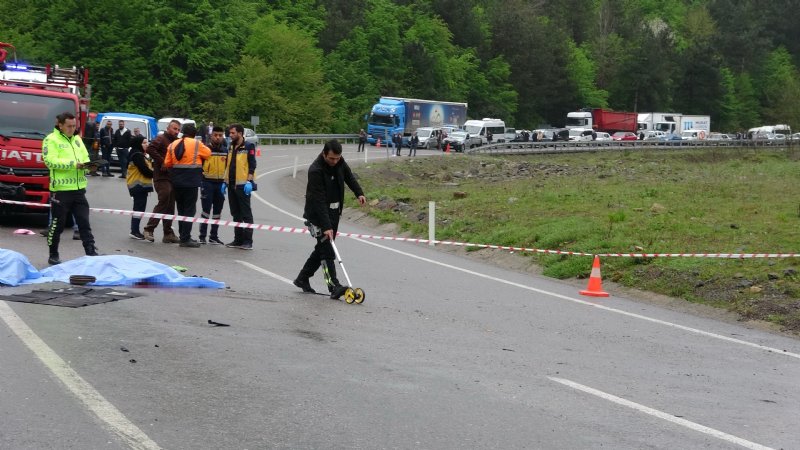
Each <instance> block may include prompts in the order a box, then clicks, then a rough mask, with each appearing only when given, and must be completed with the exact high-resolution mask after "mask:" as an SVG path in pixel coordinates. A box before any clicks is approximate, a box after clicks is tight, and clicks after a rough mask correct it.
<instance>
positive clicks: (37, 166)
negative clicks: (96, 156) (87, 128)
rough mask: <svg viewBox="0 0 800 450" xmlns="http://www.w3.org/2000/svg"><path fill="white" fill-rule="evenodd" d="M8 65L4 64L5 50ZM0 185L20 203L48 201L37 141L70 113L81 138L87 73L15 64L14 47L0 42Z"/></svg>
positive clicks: (87, 93) (47, 174) (5, 208)
mask: <svg viewBox="0 0 800 450" xmlns="http://www.w3.org/2000/svg"><path fill="white" fill-rule="evenodd" d="M5 49H11V51H12V52H13V53H12V54H13V61H7V58H8V50H5ZM0 50H3V52H0V184H2V185H3V186H4V187H6V188H12V189H13V188H14V187H18V188H21V189H19V192H24V195H20V197H22V198H23V199H24V200H25V201H27V202H32V203H39V204H42V205H46V204H48V203H49V201H50V172H49V170H48V169H47V167H46V166H45V164H44V161H43V159H42V141H43V140H44V138H45V137H46V136H47V135H48V134H50V133H51V132H52V131H53V128H54V126H55V122H56V116H57V115H59V114H61V113H63V112H71V113H73V114H74V115H75V117H76V119H77V123H78V127H77V130H78V131H79V132H80V133H81V135H82V134H83V130H84V125H85V124H86V120H87V119H88V111H89V97H90V90H91V89H90V86H89V69H86V68H83V67H72V68H61V67H59V66H57V65H50V64H48V65H45V66H34V65H29V64H24V63H20V62H18V61H17V59H16V52H15V49H14V46H13V45H11V44H6V43H2V42H0ZM45 211H46V209H44V208H43V207H26V208H20V207H13V206H9V205H0V212H6V213H8V212H45Z"/></svg>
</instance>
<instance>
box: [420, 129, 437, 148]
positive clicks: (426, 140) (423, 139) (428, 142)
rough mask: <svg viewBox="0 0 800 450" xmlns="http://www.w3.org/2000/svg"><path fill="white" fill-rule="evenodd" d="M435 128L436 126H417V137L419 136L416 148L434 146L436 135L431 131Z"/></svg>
mask: <svg viewBox="0 0 800 450" xmlns="http://www.w3.org/2000/svg"><path fill="white" fill-rule="evenodd" d="M436 130H437V129H436V128H432V127H420V128H417V137H418V138H419V143H418V144H417V148H424V149H428V150H430V149H432V148H436V137H435V136H434V134H433V132H434V131H436Z"/></svg>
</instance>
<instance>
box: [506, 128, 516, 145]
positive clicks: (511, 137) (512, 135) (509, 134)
mask: <svg viewBox="0 0 800 450" xmlns="http://www.w3.org/2000/svg"><path fill="white" fill-rule="evenodd" d="M505 140H506V142H513V141H516V140H517V130H515V129H514V128H506V135H505Z"/></svg>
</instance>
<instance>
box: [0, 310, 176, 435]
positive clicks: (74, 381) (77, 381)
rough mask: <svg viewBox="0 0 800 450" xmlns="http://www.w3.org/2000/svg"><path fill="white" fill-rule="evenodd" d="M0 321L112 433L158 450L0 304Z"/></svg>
mask: <svg viewBox="0 0 800 450" xmlns="http://www.w3.org/2000/svg"><path fill="white" fill-rule="evenodd" d="M0 319H2V320H3V322H5V323H6V325H8V327H9V328H10V329H11V331H12V332H13V333H14V334H16V335H17V337H18V338H19V339H20V340H21V341H22V342H23V343H24V344H25V345H26V346H27V347H28V348H29V349H30V350H31V351H32V352H33V354H34V355H36V357H37V358H39V360H40V361H41V362H42V363H43V364H44V365H45V367H47V368H48V369H49V370H50V371H51V372H52V373H53V375H55V376H56V378H58V379H59V381H61V382H62V383H63V384H64V386H66V388H67V389H68V390H69V391H70V392H72V394H73V395H75V397H77V398H78V400H80V401H81V403H83V404H84V406H86V408H87V409H89V411H91V412H92V413H93V414H94V415H95V416H96V417H97V418H98V419H100V421H101V422H102V423H103V424H104V426H105V427H106V428H107V429H108V431H110V432H111V433H113V434H115V435H117V436H119V437H120V438H121V439H122V441H123V442H124V443H125V444H126V445H127V446H128V447H130V448H132V449H136V450H155V449H160V448H161V447H159V446H158V444H156V443H155V442H153V441H152V440H151V439H150V438H149V437H148V436H147V435H146V434H144V432H143V431H142V430H141V429H139V427H137V426H136V425H134V424H133V422H131V421H130V420H128V418H127V417H125V416H124V415H123V414H122V413H121V412H120V411H119V410H118V409H117V408H116V407H115V406H114V405H112V404H111V403H110V402H109V401H108V400H106V399H105V398H104V397H103V396H102V395H101V394H100V393H99V392H98V391H97V390H96V389H95V388H94V387H92V385H90V384H89V383H88V382H87V381H86V380H84V379H83V378H82V377H81V376H80V375H79V374H78V373H77V372H75V371H74V370H72V369H71V368H70V367H69V364H67V363H66V362H65V361H64V360H63V359H61V357H59V356H58V355H57V354H56V352H54V351H53V349H51V348H50V347H48V346H47V344H46V343H45V342H44V341H43V340H42V339H41V338H40V337H39V336H37V335H36V333H34V331H33V330H32V329H31V328H30V327H29V326H28V325H27V324H26V323H25V322H24V321H23V320H22V318H20V317H19V316H18V315H17V314H16V313H15V312H14V310H12V309H11V307H10V306H8V304H7V303H6V302H4V301H0Z"/></svg>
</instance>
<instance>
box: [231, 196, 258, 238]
mask: <svg viewBox="0 0 800 450" xmlns="http://www.w3.org/2000/svg"><path fill="white" fill-rule="evenodd" d="M228 205H230V208H231V216H233V220H234V222H242V223H253V209H252V208H251V207H250V196H249V195H244V187H243V186H236V188H235V189H231V188H230V187H228ZM233 242H235V243H237V244H251V245H252V244H253V229H252V228H241V227H236V228H235V229H234V230H233Z"/></svg>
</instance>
